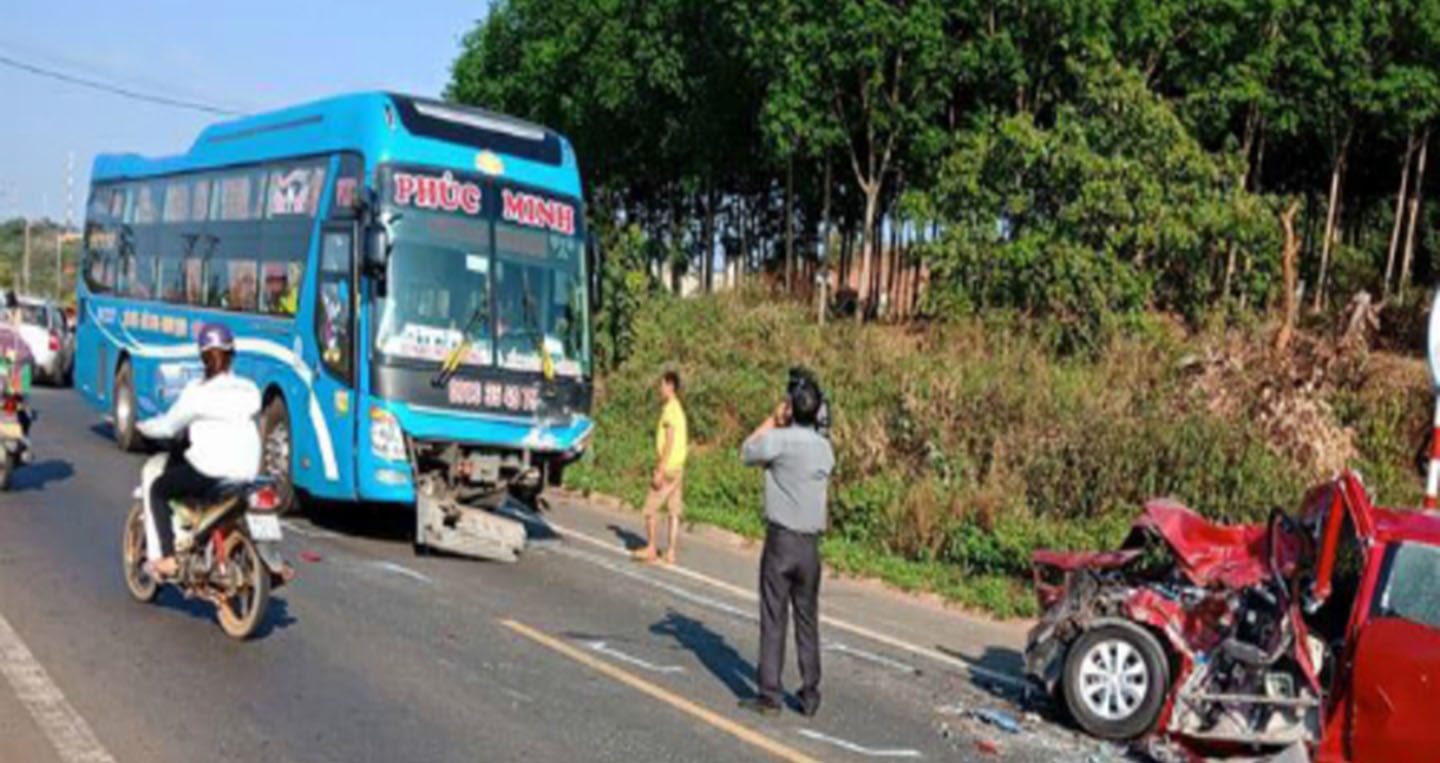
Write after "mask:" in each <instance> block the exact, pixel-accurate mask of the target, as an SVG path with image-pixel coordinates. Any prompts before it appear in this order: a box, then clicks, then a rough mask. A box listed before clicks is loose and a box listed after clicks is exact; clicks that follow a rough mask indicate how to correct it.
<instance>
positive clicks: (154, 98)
mask: <svg viewBox="0 0 1440 763" xmlns="http://www.w3.org/2000/svg"><path fill="white" fill-rule="evenodd" d="M0 64H4V65H5V66H9V67H10V68H12V69H19V70H21V71H24V72H29V73H30V74H35V75H38V76H41V77H48V78H49V79H54V80H59V81H61V82H66V83H69V84H71V85H79V86H81V87H88V88H92V89H95V90H101V91H104V92H106V93H110V94H111V95H118V96H122V97H125V98H131V99H134V100H137V101H146V102H148V103H154V104H158V105H161V106H171V107H174V108H179V109H191V110H193V111H203V112H205V113H207V114H216V115H218V116H222V117H238V116H242V113H241V112H239V111H233V110H231V109H223V108H220V107H219V106H210V105H208V104H204V103H199V102H197V101H186V100H181V99H179V98H170V97H168V96H164V95H153V94H151V93H142V92H140V91H138V90H131V89H130V88H126V87H121V86H120V85H112V84H110V83H108V82H101V81H99V80H93V79H86V78H84V77H76V76H74V75H71V74H66V73H64V72H59V71H55V70H54V69H47V68H45V67H43V66H36V65H35V64H30V63H26V62H24V61H18V60H16V59H14V58H10V57H9V56H6V55H0Z"/></svg>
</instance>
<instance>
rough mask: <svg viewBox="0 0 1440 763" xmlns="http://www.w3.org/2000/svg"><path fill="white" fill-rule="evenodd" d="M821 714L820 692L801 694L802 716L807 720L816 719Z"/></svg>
mask: <svg viewBox="0 0 1440 763" xmlns="http://www.w3.org/2000/svg"><path fill="white" fill-rule="evenodd" d="M818 712H820V692H818V691H817V692H815V693H814V694H806V693H805V692H801V693H800V714H801V715H803V716H805V717H806V718H814V717H815V714H816V713H818Z"/></svg>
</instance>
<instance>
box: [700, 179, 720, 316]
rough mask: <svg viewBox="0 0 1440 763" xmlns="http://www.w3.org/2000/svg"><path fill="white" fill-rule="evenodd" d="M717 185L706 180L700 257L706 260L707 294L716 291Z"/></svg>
mask: <svg viewBox="0 0 1440 763" xmlns="http://www.w3.org/2000/svg"><path fill="white" fill-rule="evenodd" d="M715 196H716V193H715V185H714V184H713V183H711V182H710V179H709V178H708V177H707V178H706V179H705V226H704V232H702V233H701V234H700V239H701V241H700V256H701V257H704V258H705V293H706V294H709V293H711V292H713V291H715V205H716V198H715Z"/></svg>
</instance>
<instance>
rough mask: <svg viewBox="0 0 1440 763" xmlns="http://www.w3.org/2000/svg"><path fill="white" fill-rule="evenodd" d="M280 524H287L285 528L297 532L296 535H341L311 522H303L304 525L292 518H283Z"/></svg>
mask: <svg viewBox="0 0 1440 763" xmlns="http://www.w3.org/2000/svg"><path fill="white" fill-rule="evenodd" d="M280 524H282V525H284V526H285V529H287V530H289V531H291V532H293V533H295V534H296V535H304V536H305V537H307V538H339V537H341V536H340V534H339V533H332V532H330V531H329V530H321V529H320V528H318V527H316V526H315V525H311V524H303V525H302V524H300V523H299V522H294V521H291V520H289V519H282V520H280Z"/></svg>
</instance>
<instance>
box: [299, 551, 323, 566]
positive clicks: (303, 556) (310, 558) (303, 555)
mask: <svg viewBox="0 0 1440 763" xmlns="http://www.w3.org/2000/svg"><path fill="white" fill-rule="evenodd" d="M300 561H302V562H307V563H309V564H319V563H320V561H321V557H320V554H318V553H316V552H314V551H310V550H308V549H307V550H305V551H301V552H300Z"/></svg>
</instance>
